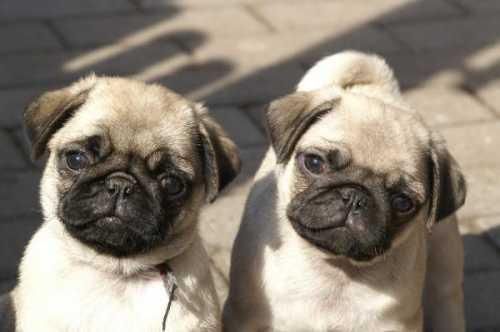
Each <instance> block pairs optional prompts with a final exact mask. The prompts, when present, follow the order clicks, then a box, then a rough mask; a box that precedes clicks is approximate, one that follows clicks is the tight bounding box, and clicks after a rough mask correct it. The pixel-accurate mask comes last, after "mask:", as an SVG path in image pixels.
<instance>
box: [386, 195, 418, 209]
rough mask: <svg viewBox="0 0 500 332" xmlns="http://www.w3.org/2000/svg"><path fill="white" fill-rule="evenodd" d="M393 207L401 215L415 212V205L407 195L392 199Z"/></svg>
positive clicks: (394, 196) (396, 196)
mask: <svg viewBox="0 0 500 332" xmlns="http://www.w3.org/2000/svg"><path fill="white" fill-rule="evenodd" d="M391 207H392V208H393V209H394V210H396V211H397V212H399V213H408V212H410V211H412V210H413V208H414V207H415V204H414V203H413V200H412V199H411V198H410V197H409V196H408V195H406V194H395V195H393V196H392V198H391Z"/></svg>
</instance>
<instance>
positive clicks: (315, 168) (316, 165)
mask: <svg viewBox="0 0 500 332" xmlns="http://www.w3.org/2000/svg"><path fill="white" fill-rule="evenodd" d="M302 160H303V161H302V162H303V164H304V167H305V168H306V169H307V170H308V171H309V172H311V173H313V174H321V173H323V172H324V171H325V161H324V160H323V158H322V157H321V156H318V155H317V154H314V153H307V154H305V155H304V156H303V157H302Z"/></svg>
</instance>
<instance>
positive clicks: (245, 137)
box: [210, 108, 267, 148]
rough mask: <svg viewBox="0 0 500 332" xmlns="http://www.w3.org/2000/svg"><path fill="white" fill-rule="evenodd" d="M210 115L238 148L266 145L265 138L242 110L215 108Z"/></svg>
mask: <svg viewBox="0 0 500 332" xmlns="http://www.w3.org/2000/svg"><path fill="white" fill-rule="evenodd" d="M210 114H212V115H213V117H214V118H215V119H216V120H217V121H219V123H220V124H222V126H223V127H224V128H225V129H226V130H227V132H228V134H229V136H230V137H231V138H233V140H234V141H235V142H236V144H238V146H239V147H242V148H244V147H248V146H255V145H264V144H266V142H267V141H266V138H265V137H264V135H263V134H262V132H261V131H260V130H259V129H258V128H257V127H256V126H255V124H254V123H253V122H252V121H251V120H250V118H249V117H248V115H246V114H245V113H244V112H243V111H242V110H239V109H237V108H215V109H212V110H210Z"/></svg>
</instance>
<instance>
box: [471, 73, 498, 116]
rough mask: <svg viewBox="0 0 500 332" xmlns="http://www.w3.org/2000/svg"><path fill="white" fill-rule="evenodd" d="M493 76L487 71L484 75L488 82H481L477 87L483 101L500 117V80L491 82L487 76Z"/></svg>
mask: <svg viewBox="0 0 500 332" xmlns="http://www.w3.org/2000/svg"><path fill="white" fill-rule="evenodd" d="M491 74H492V73H491V71H488V70H486V71H485V74H484V75H482V76H483V77H485V78H486V80H485V81H486V82H479V83H476V84H475V85H476V89H477V94H478V95H479V96H480V97H481V99H482V100H483V101H484V102H485V103H486V104H487V105H488V106H489V107H491V109H493V110H494V111H495V113H496V114H498V115H500V93H498V91H500V80H494V81H489V79H488V78H487V76H490V77H491V76H492V75H491ZM497 77H498V76H497ZM488 81H489V82H488Z"/></svg>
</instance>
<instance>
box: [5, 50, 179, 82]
mask: <svg viewBox="0 0 500 332" xmlns="http://www.w3.org/2000/svg"><path fill="white" fill-rule="evenodd" d="M183 59H185V55H184V54H183V53H182V52H181V51H180V50H179V49H178V48H177V47H176V46H175V45H173V44H170V43H153V44H147V45H144V46H143V47H138V48H129V47H124V46H122V45H112V46H109V47H103V48H96V49H92V50H85V51H80V52H69V53H68V52H57V53H52V54H23V55H18V56H14V55H9V56H4V57H0V72H2V75H1V76H0V87H9V86H21V87H24V86H30V85H32V84H43V85H47V84H55V83H59V84H61V83H68V82H70V81H74V80H76V79H78V78H80V77H81V76H83V75H86V74H88V73H91V72H95V73H97V74H107V75H140V74H142V75H143V76H144V78H145V79H148V78H151V77H155V78H156V79H159V78H162V77H163V76H167V75H168V73H169V72H170V71H173V70H175V68H176V67H177V66H178V65H179V63H184V62H183ZM27 63H29V64H30V66H27V65H26V64H27ZM149 66H154V68H150V67H149ZM153 69H154V70H156V72H155V73H151V72H152V71H153ZM147 71H148V73H146V72H147ZM146 74H148V75H146Z"/></svg>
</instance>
